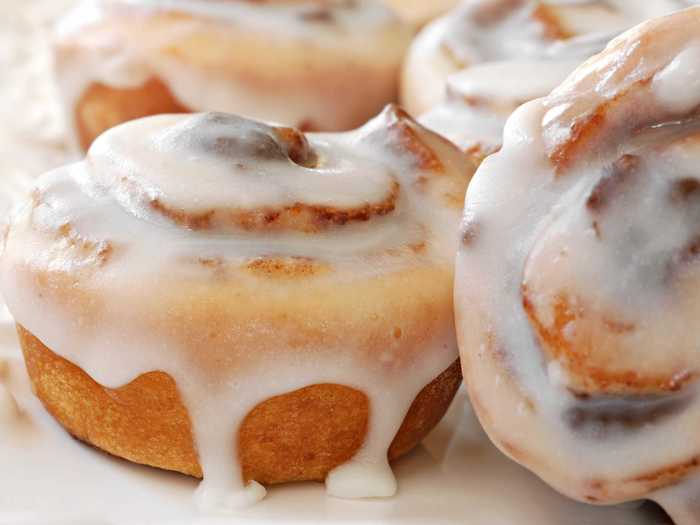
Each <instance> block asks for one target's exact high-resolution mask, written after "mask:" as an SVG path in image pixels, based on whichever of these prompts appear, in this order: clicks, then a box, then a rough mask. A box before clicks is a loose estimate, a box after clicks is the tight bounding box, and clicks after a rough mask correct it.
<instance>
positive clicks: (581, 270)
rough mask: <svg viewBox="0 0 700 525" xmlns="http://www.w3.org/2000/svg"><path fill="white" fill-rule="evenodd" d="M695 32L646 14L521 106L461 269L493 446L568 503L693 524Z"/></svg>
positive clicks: (698, 95) (468, 354)
mask: <svg viewBox="0 0 700 525" xmlns="http://www.w3.org/2000/svg"><path fill="white" fill-rule="evenodd" d="M699 28H700V8H691V9H688V10H685V11H682V12H679V13H676V14H673V15H670V16H668V17H664V18H659V19H654V20H652V21H650V22H647V23H645V24H642V25H641V26H639V27H638V28H635V29H633V30H631V31H629V32H628V33H626V34H625V35H623V36H621V37H619V38H618V39H616V40H614V41H613V42H611V43H610V45H609V46H608V48H607V49H606V50H605V51H604V52H603V53H601V54H600V55H598V56H596V57H593V58H591V59H590V60H588V61H587V62H586V63H585V64H583V65H582V66H581V67H580V68H579V69H577V70H576V71H575V72H574V73H572V75H571V76H570V77H569V78H568V79H567V80H566V81H565V82H564V83H563V84H562V85H561V86H560V87H559V88H557V89H555V90H554V91H553V92H552V94H551V95H549V96H548V97H545V98H543V99H540V100H536V101H534V102H530V103H528V104H526V105H524V106H523V107H521V108H520V109H518V110H517V111H516V113H515V114H514V115H513V116H512V117H511V118H510V119H509V120H508V123H507V124H506V129H505V136H504V145H503V148H502V150H501V151H500V153H498V154H496V155H494V156H491V157H489V158H488V159H486V160H485V161H484V163H483V164H482V165H481V167H480V169H479V170H478V172H477V174H476V176H475V178H474V180H473V182H472V184H471V186H470V188H469V191H468V196H467V206H466V210H465V218H464V222H463V227H462V228H463V243H462V246H461V247H460V251H459V255H458V260H457V270H456V297H457V300H456V310H457V326H458V338H459V342H460V348H461V350H462V359H463V368H464V371H465V381H466V382H467V384H468V385H469V389H470V395H471V397H472V400H473V402H474V406H475V409H476V411H477V413H478V415H479V417H480V420H481V422H482V424H483V425H484V427H485V428H486V430H487V432H488V433H489V435H490V437H491V438H492V440H493V441H494V442H495V443H496V444H497V445H498V446H499V448H501V450H503V451H504V452H505V453H506V454H507V455H509V456H510V457H511V458H513V459H515V460H516V461H518V462H520V463H521V464H523V465H525V466H527V467H528V468H530V469H532V470H533V471H534V472H536V473H537V474H538V475H539V476H541V477H542V478H543V479H544V480H546V481H547V482H548V483H550V484H551V485H552V486H554V487H555V488H557V489H558V490H560V491H562V492H563V493H565V494H567V495H569V496H571V497H574V498H576V499H580V500H583V501H589V502H592V503H618V502H622V501H627V500H633V499H639V498H645V497H646V498H650V499H655V500H657V501H658V502H660V503H661V504H662V505H663V506H664V507H665V508H666V510H667V511H668V512H669V513H670V514H671V515H672V517H674V519H675V520H676V521H677V523H679V525H689V524H693V525H694V524H697V523H700V508H698V507H697V505H695V504H693V503H692V501H694V500H695V499H696V498H697V489H698V480H699V479H700V471H698V467H699V466H700V461H699V460H698V457H699V455H700V441H699V440H698V425H700V402H698V397H697V396H698V383H697V379H698V377H700V375H699V373H700V366H699V365H700V358H699V355H698V349H697V339H698V337H697V336H698V334H697V330H696V327H697V326H698V323H697V320H698V318H700V300H698V297H700V295H698V294H699V292H698V291H699V290H700V266H699V265H698V259H697V253H698V248H697V242H698V241H697V238H698V237H697V236H698V225H699V224H700V207H699V204H700V201H698V197H699V196H700V193H698V190H700V172H699V171H698V162H697V159H698V158H700V132H699V130H700V125H699V120H698V119H699V117H698V115H699V113H698V112H699V111H700V89H698V86H700V38H699V37H698V29H699ZM691 494H692V496H693V498H690V497H689V496H690V495H691ZM693 505H695V507H693Z"/></svg>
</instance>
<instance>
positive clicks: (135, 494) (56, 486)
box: [0, 321, 661, 525]
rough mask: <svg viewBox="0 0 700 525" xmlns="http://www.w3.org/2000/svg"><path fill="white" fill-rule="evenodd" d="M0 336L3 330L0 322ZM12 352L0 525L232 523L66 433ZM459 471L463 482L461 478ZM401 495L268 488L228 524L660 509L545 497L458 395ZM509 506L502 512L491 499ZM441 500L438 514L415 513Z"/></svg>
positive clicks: (478, 520) (574, 522) (643, 518)
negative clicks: (15, 405)
mask: <svg viewBox="0 0 700 525" xmlns="http://www.w3.org/2000/svg"><path fill="white" fill-rule="evenodd" d="M0 330H1V331H2V339H3V340H4V339H7V337H6V336H7V335H9V334H12V333H14V326H13V325H12V324H10V322H9V321H8V322H5V323H3V324H1V325H0ZM0 354H2V355H11V356H12V357H11V359H10V360H11V363H12V369H13V371H14V372H15V374H14V377H15V378H16V379H17V381H16V382H15V383H13V385H12V391H13V393H14V395H15V396H16V397H17V399H18V400H19V401H20V403H22V405H23V406H25V407H26V408H27V411H28V412H29V417H30V418H31V420H32V421H33V426H32V427H31V429H30V430H29V432H25V433H20V434H17V432H16V428H12V427H13V426H7V425H0V443H2V444H1V445H0V451H1V452H2V453H0V471H2V472H3V474H4V475H3V476H2V477H0V504H1V505H0V522H2V523H12V524H13V525H15V524H21V525H47V524H48V525H133V524H134V523H144V522H147V523H151V522H153V523H168V525H190V524H192V523H197V524H198V525H220V524H221V523H222V522H226V520H228V521H230V520H231V518H230V517H228V518H223V517H219V516H212V517H207V516H203V515H201V514H200V513H198V512H197V510H196V509H195V508H194V506H193V505H192V503H191V499H190V498H188V494H189V493H190V492H191V491H192V490H193V487H194V486H195V482H194V480H191V479H188V478H186V477H184V476H179V475H175V474H170V473H166V472H160V471H156V470H154V469H150V468H148V467H142V466H138V465H132V464H128V463H126V462H122V461H118V460H114V459H113V458H111V457H109V456H108V455H106V454H99V453H97V452H95V451H94V450H92V449H91V448H90V447H85V446H82V445H81V444H80V443H78V442H76V441H75V440H74V439H72V438H71V437H70V436H68V435H67V434H66V433H65V432H64V431H63V430H62V429H61V428H60V427H59V426H58V425H57V424H56V423H55V421H54V420H53V419H52V418H51V417H50V416H49V414H47V413H46V412H45V411H44V410H43V408H42V406H41V404H40V403H39V401H38V400H37V399H36V398H35V397H34V396H33V395H32V393H31V391H30V387H29V384H28V379H27V377H26V374H25V373H24V371H23V364H22V362H21V357H19V355H20V352H19V349H18V348H16V343H15V342H13V343H11V344H3V345H1V346H0ZM465 472H468V473H469V474H468V475H465ZM397 476H398V478H399V481H400V483H401V491H400V492H399V493H398V494H397V496H396V498H395V499H391V500H377V501H370V502H366V503H362V502H357V501H354V502H347V501H343V500H337V499H331V500H328V499H325V498H323V496H322V494H321V490H320V488H319V487H318V486H317V484H315V483H305V484H295V485H284V486H277V487H274V488H272V489H271V492H272V496H273V497H270V498H267V499H266V500H265V501H263V502H261V503H260V504H259V505H256V506H255V507H253V508H250V509H245V510H241V511H239V512H238V513H237V515H236V516H235V520H236V523H238V524H241V525H254V524H259V523H261V522H262V523H275V522H279V520H280V516H293V518H284V519H285V520H286V522H288V523H293V524H294V525H297V524H298V525H301V524H302V523H308V522H314V523H326V524H329V525H338V524H340V523H347V522H348V521H352V522H353V523H354V522H357V523H360V522H372V523H377V524H381V525H390V524H398V523H402V522H405V521H406V520H410V519H412V518H415V517H416V516H423V515H426V519H430V520H432V521H435V520H444V521H449V522H454V523H457V522H460V521H462V520H464V519H465V517H468V519H469V522H470V525H493V523H494V522H499V523H516V522H517V523H521V524H532V525H561V524H562V523H566V524H567V525H588V524H590V523H605V524H606V525H628V524H630V523H634V524H635V525H658V524H659V523H660V522H661V521H660V516H659V513H657V512H654V509H653V508H651V507H649V506H645V507H643V508H601V507H594V506H590V505H583V504H580V503H576V502H574V501H572V500H569V499H567V498H564V497H562V496H560V495H558V494H556V493H555V492H554V491H553V490H551V489H550V488H549V487H547V486H546V485H545V484H544V483H542V482H541V481H540V480H538V479H537V478H536V477H535V476H533V475H532V474H530V473H528V472H527V471H525V469H522V468H520V467H519V466H517V465H516V464H515V463H513V462H511V461H509V460H508V459H507V458H505V457H504V456H503V455H502V454H500V453H499V452H498V450H497V449H496V448H495V447H493V446H492V445H491V443H490V442H489V440H488V438H487V437H486V436H485V435H484V433H483V431H482V430H481V429H480V427H479V424H478V422H477V421H476V418H475V417H474V414H473V413H472V410H471V407H470V406H469V402H468V400H467V396H466V392H460V393H459V394H458V397H457V399H455V402H454V404H453V405H452V407H451V408H450V410H449V412H448V413H447V415H446V417H445V419H444V420H443V422H442V423H441V424H440V425H439V426H438V427H437V429H436V430H435V432H433V433H432V434H431V435H430V436H428V438H427V439H426V440H425V441H424V443H423V445H422V446H421V447H420V448H419V449H418V450H417V451H416V453H414V454H411V455H409V456H408V457H406V458H404V459H402V460H401V461H400V462H399V463H398V464H397ZM504 500H506V501H508V505H503V504H502V502H503V501H504ZM434 501H440V509H437V510H432V509H431V510H430V511H429V513H426V508H427V507H428V506H429V504H430V502H434Z"/></svg>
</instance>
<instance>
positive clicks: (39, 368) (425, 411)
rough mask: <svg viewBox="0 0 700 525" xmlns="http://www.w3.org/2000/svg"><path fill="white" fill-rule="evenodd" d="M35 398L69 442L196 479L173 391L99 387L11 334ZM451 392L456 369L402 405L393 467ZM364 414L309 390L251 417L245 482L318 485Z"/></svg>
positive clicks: (345, 394)
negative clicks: (403, 412)
mask: <svg viewBox="0 0 700 525" xmlns="http://www.w3.org/2000/svg"><path fill="white" fill-rule="evenodd" d="M17 331H18V334H19V340H20V344H21V346H22V350H23V353H24V358H25V362H26V365H27V371H28V373H29V376H30V379H31V381H32V385H33V388H34V391H35V392H36V395H37V396H38V397H39V399H41V401H42V402H43V403H44V405H45V406H46V408H47V410H48V411H49V412H50V413H51V414H52V415H53V416H54V417H55V418H56V419H57V420H58V421H59V422H60V423H61V424H62V425H63V426H64V427H65V428H66V430H68V431H69V432H70V433H71V434H73V435H74V436H75V437H77V438H78V439H80V440H82V441H85V442H88V443H90V444H92V445H94V446H96V447H98V448H100V449H102V450H105V451H107V452H109V453H111V454H114V455H116V456H120V457H123V458H126V459H128V460H130V461H133V462H136V463H142V464H145V465H151V466H155V467H160V468H164V469H168V470H175V471H178V472H182V473H184V474H189V475H191V476H197V477H201V475H202V471H201V468H200V466H199V463H198V460H197V454H196V451H195V447H194V443H193V440H192V431H191V426H190V421H189V418H188V415H187V411H186V410H185V408H184V406H183V405H182V402H181V400H180V397H179V395H178V392H177V388H176V385H175V383H174V381H173V380H172V379H171V378H170V377H169V376H168V375H167V374H165V373H162V372H151V373H148V374H144V375H142V376H140V377H138V378H137V379H135V380H134V381H132V382H131V383H129V384H128V385H126V386H124V387H121V388H118V389H108V388H105V387H102V386H100V385H99V384H98V383H96V382H95V381H94V380H93V379H92V378H90V377H89V376H88V375H87V374H86V373H85V372H84V371H83V370H81V369H80V368H79V367H77V366H75V365H74V364H72V363H70V362H68V361H67V360H65V359H63V358H62V357H59V356H58V355H56V354H55V353H53V352H52V351H51V350H50V349H49V348H47V347H46V346H44V345H43V344H42V343H41V341H39V340H38V339H37V338H36V337H34V336H33V335H32V334H31V333H30V332H28V331H27V330H26V329H24V328H23V327H21V326H19V325H18V330H17ZM460 383H461V371H460V366H459V361H456V362H455V363H453V364H452V366H450V367H449V368H448V369H447V370H445V371H444V372H443V373H442V374H441V375H440V376H439V377H437V378H436V379H435V380H433V381H432V382H431V383H430V384H429V385H427V386H426V387H425V388H424V389H423V390H422V391H421V392H420V394H419V395H418V396H417V397H416V399H415V401H414V402H413V404H412V405H411V408H410V410H409V411H408V414H407V415H406V418H405V419H404V422H403V424H402V426H401V428H400V430H399V432H398V433H397V435H396V437H395V438H394V441H393V443H392V445H391V448H390V449H389V458H390V459H395V458H397V457H399V456H401V455H403V454H405V453H406V452H408V451H409V450H411V449H412V448H413V447H415V446H416V445H417V444H418V443H420V441H421V440H422V439H423V438H424V437H425V436H426V435H427V434H428V432H429V431H430V430H431V429H432V428H433V427H434V426H435V425H437V423H438V422H439V421H440V419H441V418H442V416H443V415H444V413H445V411H446V410H447V408H448V406H449V404H450V402H451V401H452V398H453V397H454V395H455V393H456V391H457V388H458V387H459V384H460ZM368 415H369V406H368V401H367V398H366V397H365V395H364V394H362V393H361V392H358V391H357V390H354V389H351V388H349V387H345V386H340V385H331V384H323V385H313V386H309V387H306V388H302V389H300V390H296V391H294V392H290V393H287V394H284V395H282V396H277V397H273V398H271V399H269V400H267V401H265V402H264V403H262V404H260V405H258V406H257V407H255V408H254V409H253V410H252V411H251V412H250V413H249V414H248V416H247V417H246V419H245V421H244V423H243V425H242V427H241V430H240V434H239V445H240V447H239V448H240V459H241V463H242V466H243V472H244V476H245V478H246V479H254V480H256V481H260V482H262V483H268V484H270V483H282V482H287V481H302V480H323V479H324V478H325V476H326V474H328V472H329V471H330V470H331V469H333V468H334V467H336V466H338V465H340V464H342V463H344V462H345V461H347V460H348V459H350V458H351V457H352V456H353V455H354V453H355V452H356V451H357V450H358V449H359V447H360V446H361V445H362V442H363V439H364V436H365V433H366V431H367V424H368Z"/></svg>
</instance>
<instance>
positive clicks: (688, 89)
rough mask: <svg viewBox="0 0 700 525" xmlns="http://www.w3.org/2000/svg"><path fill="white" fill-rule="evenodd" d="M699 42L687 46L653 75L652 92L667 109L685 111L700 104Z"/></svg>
mask: <svg viewBox="0 0 700 525" xmlns="http://www.w3.org/2000/svg"><path fill="white" fill-rule="evenodd" d="M698 67H700V44H695V45H693V46H690V47H688V49H686V50H685V51H683V52H682V53H681V54H679V55H678V56H677V57H676V58H675V59H674V60H673V62H671V63H670V64H669V65H668V66H666V68H664V70H663V71H661V72H659V74H658V75H656V76H655V77H654V84H653V89H654V94H655V95H656V98H657V99H658V100H659V102H660V103H662V104H663V105H664V106H665V107H667V108H668V110H669V111H672V112H674V113H681V114H682V113H686V112H688V111H690V110H692V109H694V108H695V107H697V106H698V105H700V71H698Z"/></svg>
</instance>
